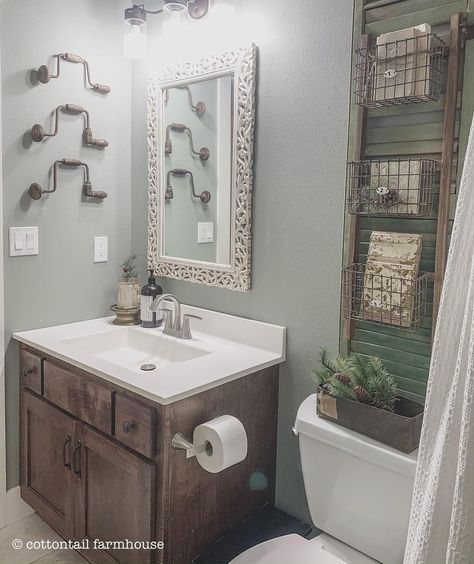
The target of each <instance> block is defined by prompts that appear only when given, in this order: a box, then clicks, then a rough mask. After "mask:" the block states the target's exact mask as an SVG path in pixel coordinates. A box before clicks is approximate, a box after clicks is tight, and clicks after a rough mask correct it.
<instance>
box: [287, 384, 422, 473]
mask: <svg viewBox="0 0 474 564" xmlns="http://www.w3.org/2000/svg"><path fill="white" fill-rule="evenodd" d="M295 428H296V430H297V431H298V433H300V434H301V435H305V436H308V437H311V438H313V439H316V440H318V441H322V442H324V443H327V444H330V445H331V446H333V447H334V448H338V449H340V450H343V451H345V452H348V453H349V454H351V455H353V456H357V457H358V458H361V459H363V460H367V461H368V462H371V463H372V464H376V465H378V466H383V467H384V468H387V469H389V470H392V472H397V473H398V474H402V475H404V476H409V477H414V476H415V470H416V460H417V456H418V450H415V451H414V452H412V453H410V454H405V453H404V452H401V451H399V450H396V449H394V448H392V447H389V446H387V445H384V444H383V443H380V442H378V441H375V440H374V439H371V438H369V437H366V436H365V435H361V434H360V433H356V432H355V431H351V430H350V429H346V428H345V427H341V425H338V424H337V423H332V422H331V421H327V420H326V419H323V418H322V417H319V416H318V415H317V413H316V394H312V395H311V396H309V397H308V398H306V399H305V400H304V402H303V403H302V404H301V405H300V408H299V409H298V414H297V416H296V423H295Z"/></svg>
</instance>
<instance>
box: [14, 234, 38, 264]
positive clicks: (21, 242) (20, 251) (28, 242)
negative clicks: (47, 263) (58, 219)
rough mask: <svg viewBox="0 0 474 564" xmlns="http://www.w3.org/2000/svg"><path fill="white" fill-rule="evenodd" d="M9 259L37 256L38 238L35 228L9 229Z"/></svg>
mask: <svg viewBox="0 0 474 564" xmlns="http://www.w3.org/2000/svg"><path fill="white" fill-rule="evenodd" d="M8 238H9V242H10V256H11V257H25V256H29V255H39V240H38V239H39V237H38V228H37V227H9V229H8Z"/></svg>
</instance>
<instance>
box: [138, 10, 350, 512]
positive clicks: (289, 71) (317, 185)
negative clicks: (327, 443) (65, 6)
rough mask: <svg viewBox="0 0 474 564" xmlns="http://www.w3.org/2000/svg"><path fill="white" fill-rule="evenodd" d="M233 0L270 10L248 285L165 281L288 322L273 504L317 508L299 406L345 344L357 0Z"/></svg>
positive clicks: (261, 68) (142, 216)
mask: <svg viewBox="0 0 474 564" xmlns="http://www.w3.org/2000/svg"><path fill="white" fill-rule="evenodd" d="M236 5H237V15H238V16H239V18H244V20H245V18H248V19H249V20H250V19H251V18H253V17H254V16H255V15H257V16H259V18H260V19H261V21H262V28H260V29H261V31H262V33H259V32H258V31H257V32H256V34H255V37H253V38H252V39H253V41H254V42H255V43H256V44H257V46H258V49H259V51H258V87H257V125H256V146H255V167H254V171H255V181H254V195H253V243H252V252H253V258H252V290H251V291H250V292H249V293H246V294H240V293H237V292H231V291H228V290H223V289H216V288H208V287H205V286H200V285H196V284H191V283H186V282H178V281H173V280H169V279H161V280H160V283H161V284H162V285H163V286H164V288H165V290H166V291H170V292H172V293H174V294H176V295H177V296H179V298H180V299H181V300H182V301H183V302H185V303H189V304H193V305H199V306H202V307H207V308H211V309H215V310H218V311H222V312H226V313H230V314H236V315H242V316H245V317H251V318H254V319H258V320H262V321H267V322H271V323H277V324H281V325H285V326H286V327H288V351H287V359H288V360H287V362H286V363H285V364H284V365H283V366H282V367H281V371H280V402H279V430H278V436H279V440H278V455H277V504H278V506H279V507H281V508H282V509H284V510H287V511H289V512H290V513H292V514H294V515H298V516H301V517H304V518H309V516H308V512H307V504H306V499H305V495H304V489H303V480H302V474H301V464H300V458H299V450H298V444H297V440H296V439H295V438H294V437H293V436H292V433H291V428H292V425H293V424H294V420H295V416H296V413H297V410H298V406H299V405H300V403H301V402H302V400H303V399H304V398H305V397H307V396H308V395H309V394H312V393H314V389H315V388H314V384H313V382H312V380H311V376H310V373H311V368H312V366H313V365H314V364H315V363H316V362H317V358H318V354H319V349H320V347H327V348H329V349H331V350H337V347H338V331H339V280H340V266H341V252H342V251H341V249H342V233H343V216H344V179H345V161H346V149H347V126H348V113H349V93H350V73H351V68H350V67H351V35H352V8H353V2H352V1H350V0H324V1H318V2H315V1H314V0H298V2H288V1H287V0H273V1H272V2H266V1H263V0H260V1H259V2H256V1H255V0H239V1H238V2H236ZM150 28H152V26H151V25H150ZM156 56H157V57H166V53H163V52H157V55H156ZM145 69H146V66H145V65H144V64H135V65H134V68H133V70H132V171H131V172H132V232H131V235H132V250H133V251H134V252H136V253H138V254H140V255H142V259H143V260H142V267H143V268H144V257H145V255H146V242H147V241H146V240H147V220H146V218H147V144H146V87H145V77H146V70H145ZM249 401H252V398H249ZM255 408H256V409H258V406H255Z"/></svg>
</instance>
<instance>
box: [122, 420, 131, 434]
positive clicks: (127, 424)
mask: <svg viewBox="0 0 474 564" xmlns="http://www.w3.org/2000/svg"><path fill="white" fill-rule="evenodd" d="M132 429H133V422H132V421H123V422H122V431H123V432H124V433H127V434H128V433H131V432H132Z"/></svg>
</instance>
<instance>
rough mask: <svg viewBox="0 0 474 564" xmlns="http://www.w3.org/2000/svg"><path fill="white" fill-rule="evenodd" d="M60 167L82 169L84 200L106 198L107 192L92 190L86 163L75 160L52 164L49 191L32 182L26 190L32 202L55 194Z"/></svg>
mask: <svg viewBox="0 0 474 564" xmlns="http://www.w3.org/2000/svg"><path fill="white" fill-rule="evenodd" d="M60 165H61V166H65V167H72V168H78V167H80V166H82V167H84V170H85V180H84V185H83V192H84V196H85V197H86V198H97V199H98V200H103V199H104V198H107V192H102V191H95V190H93V189H92V182H91V180H90V177H89V166H88V165H87V164H86V163H84V162H82V161H79V160H77V159H61V160H58V161H55V162H54V164H53V187H52V188H50V189H49V190H43V188H41V186H40V185H39V184H38V183H37V182H33V184H31V185H30V187H29V189H28V194H29V195H30V197H31V198H32V199H33V200H40V199H41V197H42V196H43V194H52V193H53V192H56V189H57V187H58V167H59V166H60Z"/></svg>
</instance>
